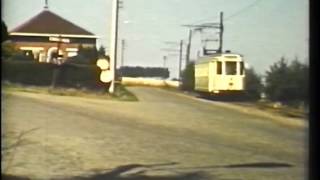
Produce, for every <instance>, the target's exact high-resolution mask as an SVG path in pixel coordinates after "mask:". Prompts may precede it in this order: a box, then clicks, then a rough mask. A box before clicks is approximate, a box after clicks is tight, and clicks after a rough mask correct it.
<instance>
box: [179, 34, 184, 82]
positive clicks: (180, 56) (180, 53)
mask: <svg viewBox="0 0 320 180" xmlns="http://www.w3.org/2000/svg"><path fill="white" fill-rule="evenodd" d="M182 48H183V40H181V41H180V52H179V81H180V82H181V66H182Z"/></svg>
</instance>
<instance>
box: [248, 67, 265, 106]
mask: <svg viewBox="0 0 320 180" xmlns="http://www.w3.org/2000/svg"><path fill="white" fill-rule="evenodd" d="M262 91H263V85H262V83H261V77H260V76H259V75H258V74H257V73H256V72H255V70H254V69H253V68H250V69H246V77H245V93H246V97H247V98H248V99H250V100H258V99H260V95H261V93H262Z"/></svg>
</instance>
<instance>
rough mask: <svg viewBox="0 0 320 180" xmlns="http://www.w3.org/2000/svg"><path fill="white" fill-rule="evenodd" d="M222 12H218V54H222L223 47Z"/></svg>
mask: <svg viewBox="0 0 320 180" xmlns="http://www.w3.org/2000/svg"><path fill="white" fill-rule="evenodd" d="M223 28H224V27H223V12H220V33H219V49H218V52H219V53H222V50H223V49H222V45H223Z"/></svg>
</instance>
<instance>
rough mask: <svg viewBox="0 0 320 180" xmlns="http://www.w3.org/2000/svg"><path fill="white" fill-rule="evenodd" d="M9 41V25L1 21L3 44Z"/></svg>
mask: <svg viewBox="0 0 320 180" xmlns="http://www.w3.org/2000/svg"><path fill="white" fill-rule="evenodd" d="M8 39H9V34H8V28H7V25H6V24H5V23H4V21H3V20H1V43H2V42H4V41H6V40H8Z"/></svg>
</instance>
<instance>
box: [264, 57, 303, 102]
mask: <svg viewBox="0 0 320 180" xmlns="http://www.w3.org/2000/svg"><path fill="white" fill-rule="evenodd" d="M308 73H309V67H308V66H307V65H306V64H302V63H300V62H299V61H298V59H297V58H296V59H294V60H293V61H292V62H291V64H288V62H287V60H286V59H285V58H284V57H282V58H281V59H280V61H278V62H276V63H274V64H273V65H272V66H270V69H269V71H267V73H266V88H265V91H266V94H267V97H268V98H269V99H270V100H273V101H280V102H283V103H286V104H291V105H296V104H297V103H299V102H305V103H308V80H309V76H308Z"/></svg>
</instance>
